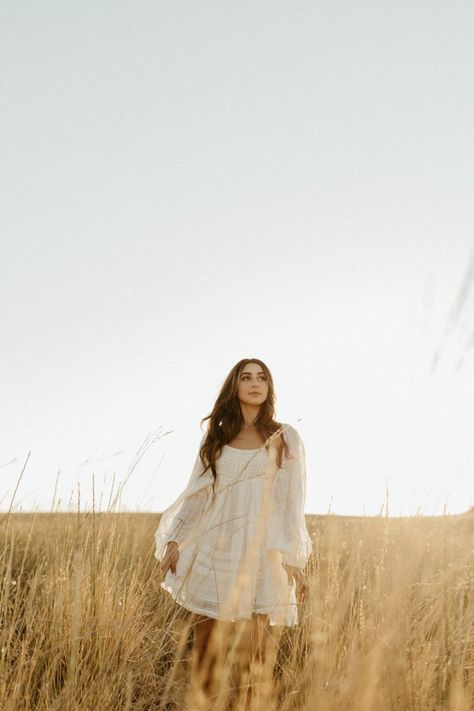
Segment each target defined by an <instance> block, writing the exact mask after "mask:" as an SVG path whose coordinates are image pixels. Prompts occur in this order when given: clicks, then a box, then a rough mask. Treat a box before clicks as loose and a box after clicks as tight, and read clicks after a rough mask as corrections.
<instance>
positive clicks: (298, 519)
mask: <svg viewBox="0 0 474 711" xmlns="http://www.w3.org/2000/svg"><path fill="white" fill-rule="evenodd" d="M288 431H289V436H288V444H289V448H290V453H291V454H292V455H293V457H294V459H287V458H285V459H284V466H282V468H280V469H279V470H278V471H277V473H276V477H275V482H274V505H275V509H274V514H275V515H274V518H273V519H272V536H271V543H270V547H271V548H276V549H277V550H279V551H280V552H281V554H282V562H283V563H285V564H286V565H292V566H295V567H297V568H304V567H305V565H306V563H307V561H308V558H309V557H310V555H311V553H312V549H313V546H312V542H311V538H310V536H309V533H308V530H307V528H306V520H305V514H304V504H305V499H306V459H305V449H304V444H303V441H302V439H301V437H300V436H299V434H298V432H297V431H296V430H295V429H294V428H292V427H291V428H289V430H288Z"/></svg>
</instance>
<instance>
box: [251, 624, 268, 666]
mask: <svg viewBox="0 0 474 711" xmlns="http://www.w3.org/2000/svg"><path fill="white" fill-rule="evenodd" d="M269 633H270V621H269V617H268V615H263V614H260V613H254V614H253V615H252V620H251V625H250V656H251V658H252V659H256V660H258V661H259V662H261V663H264V662H265V658H266V651H267V643H268V637H269Z"/></svg>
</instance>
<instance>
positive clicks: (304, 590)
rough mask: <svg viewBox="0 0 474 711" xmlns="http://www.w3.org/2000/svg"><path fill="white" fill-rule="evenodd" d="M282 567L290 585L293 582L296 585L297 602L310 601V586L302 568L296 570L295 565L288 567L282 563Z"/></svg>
mask: <svg viewBox="0 0 474 711" xmlns="http://www.w3.org/2000/svg"><path fill="white" fill-rule="evenodd" d="M282 565H283V567H284V569H285V570H286V574H287V575H288V585H292V583H293V580H294V581H295V583H296V600H297V602H305V601H306V600H307V599H308V594H309V585H308V581H307V580H306V576H305V574H304V571H302V570H301V569H300V568H295V566H294V565H286V564H285V563H282Z"/></svg>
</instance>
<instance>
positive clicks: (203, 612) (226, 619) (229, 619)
mask: <svg viewBox="0 0 474 711" xmlns="http://www.w3.org/2000/svg"><path fill="white" fill-rule="evenodd" d="M160 587H162V588H163V590H166V592H168V593H169V594H170V595H171V597H172V598H173V600H174V602H175V603H176V604H177V605H179V606H180V607H183V608H184V609H185V610H187V611H188V612H195V613H196V614H198V615H204V616H205V617H210V618H211V619H212V620H221V621H222V622H237V621H239V620H250V619H251V618H250V617H247V616H240V617H216V616H215V615H211V614H209V612H208V611H207V610H204V609H202V608H198V607H196V606H192V607H191V606H190V605H189V604H184V603H182V602H179V601H178V600H177V599H176V597H175V595H174V590H173V589H172V588H171V587H170V586H169V585H167V584H166V583H165V582H164V581H163V582H161V583H160ZM254 613H256V614H260V615H268V618H269V623H270V626H271V627H275V626H276V627H297V626H298V624H299V621H296V622H295V623H294V624H290V625H289V624H286V623H285V622H276V621H275V620H274V619H272V617H271V615H272V613H271V612H270V611H269V610H268V609H267V610H261V609H260V610H253V611H252V614H254Z"/></svg>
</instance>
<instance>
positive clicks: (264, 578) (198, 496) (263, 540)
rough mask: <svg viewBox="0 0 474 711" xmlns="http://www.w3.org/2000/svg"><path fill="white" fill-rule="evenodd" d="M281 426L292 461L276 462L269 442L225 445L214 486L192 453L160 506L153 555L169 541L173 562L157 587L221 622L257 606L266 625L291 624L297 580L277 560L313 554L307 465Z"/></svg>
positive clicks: (294, 561) (299, 563)
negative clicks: (175, 550)
mask: <svg viewBox="0 0 474 711" xmlns="http://www.w3.org/2000/svg"><path fill="white" fill-rule="evenodd" d="M282 427H283V430H281V429H280V430H279V431H283V432H284V436H285V438H286V441H287V443H288V445H289V448H290V454H292V455H293V457H294V459H291V458H290V459H287V458H285V457H284V458H283V461H282V467H281V468H278V467H277V464H276V448H275V446H274V445H273V444H272V443H271V441H270V443H269V444H268V443H267V446H264V445H262V447H259V448H258V449H238V448H236V447H231V446H229V445H224V447H223V448H222V450H221V454H220V457H219V458H218V459H217V460H216V473H217V477H216V482H215V492H214V491H213V482H214V477H213V475H212V471H211V469H208V470H207V472H205V473H204V474H203V470H204V467H203V466H202V463H201V461H200V458H199V452H198V456H197V458H196V462H195V465H194V468H193V472H192V474H191V477H190V480H189V483H188V486H187V487H186V489H185V491H184V492H183V493H182V494H181V496H180V497H178V499H177V500H176V501H175V502H174V503H173V504H172V505H171V506H170V507H168V508H167V509H166V511H164V512H163V514H162V516H161V519H160V522H159V526H158V529H157V531H156V533H155V541H156V551H155V557H156V558H157V559H158V560H159V561H161V560H162V559H163V556H164V553H165V549H166V543H167V542H168V541H170V540H175V541H176V542H177V543H178V546H179V560H178V563H177V565H176V574H175V575H174V574H173V573H172V572H171V570H168V572H167V574H166V575H165V577H164V580H163V581H162V583H161V587H162V588H164V589H165V590H167V591H168V592H169V593H170V594H171V595H172V597H173V598H174V600H175V601H176V602H177V603H178V604H180V605H182V606H183V607H185V608H186V609H188V610H190V611H193V612H197V613H200V614H202V615H205V616H207V617H212V618H216V619H222V620H232V621H234V620H237V619H244V618H246V619H248V618H250V616H251V614H252V612H258V613H266V614H268V616H269V622H270V625H286V626H290V627H291V626H294V625H296V624H297V623H298V608H297V602H296V595H295V592H296V586H295V584H294V582H293V584H292V585H289V584H288V576H287V574H286V571H285V569H284V568H283V566H282V563H287V564H289V565H294V566H296V567H298V568H303V567H304V566H305V564H306V562H307V560H308V558H309V556H310V554H311V552H312V544H311V539H310V537H309V534H308V531H307V528H306V522H305V517H304V500H305V490H306V470H305V458H304V446H303V442H302V440H301V438H300V436H299V434H298V432H297V431H296V430H295V428H293V427H292V426H291V425H283V426H282ZM206 436H207V434H205V435H204V437H203V438H202V440H201V444H202V442H203V441H204V439H205V438H206ZM273 438H274V437H273ZM201 444H200V446H201ZM200 446H199V448H200ZM201 475H202V476H201Z"/></svg>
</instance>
